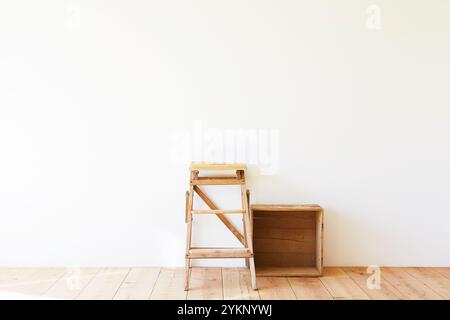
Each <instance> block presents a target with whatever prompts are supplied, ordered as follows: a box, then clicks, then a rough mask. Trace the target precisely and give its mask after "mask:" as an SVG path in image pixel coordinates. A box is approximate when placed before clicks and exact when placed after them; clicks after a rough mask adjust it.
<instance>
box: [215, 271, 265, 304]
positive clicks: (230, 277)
mask: <svg viewBox="0 0 450 320" xmlns="http://www.w3.org/2000/svg"><path fill="white" fill-rule="evenodd" d="M222 282H223V298H224V300H259V299H260V298H259V293H258V291H257V290H253V289H252V285H251V279H250V273H249V270H248V269H245V268H223V269H222Z"/></svg>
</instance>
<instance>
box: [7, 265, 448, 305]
mask: <svg viewBox="0 0 450 320" xmlns="http://www.w3.org/2000/svg"><path fill="white" fill-rule="evenodd" d="M449 275H450V268H381V277H380V280H381V282H380V288H379V289H373V288H372V289H371V288H369V287H368V286H367V279H368V278H369V277H370V276H371V274H370V273H367V269H366V268H362V267H358V268H351V267H348V268H347V267H346V268H338V267H333V268H330V267H328V268H324V274H323V276H322V277H315V278H300V277H259V278H258V288H259V290H252V286H251V279H250V272H249V270H248V269H247V268H199V267H194V268H192V276H191V285H190V290H189V291H185V290H184V269H183V268H81V269H79V270H78V271H77V269H73V268H70V269H66V268H34V269H33V268H0V299H67V300H70V299H107V300H110V299H180V300H185V299H219V300H221V299H236V300H241V299H242V300H259V299H298V300H304V299H312V300H322V299H336V300H340V299H373V300H380V299H381V300H393V299H420V300H422V299H437V300H441V299H446V300H449V299H450V296H449V292H450V283H449V281H450V278H449V277H448V276H449Z"/></svg>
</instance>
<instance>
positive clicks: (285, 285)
mask: <svg viewBox="0 0 450 320" xmlns="http://www.w3.org/2000/svg"><path fill="white" fill-rule="evenodd" d="M257 285H258V291H259V296H260V297H261V300H296V296H295V294H294V291H293V290H292V288H291V285H290V284H289V281H288V280H287V278H282V277H259V278H258V279H257Z"/></svg>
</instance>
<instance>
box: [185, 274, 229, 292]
mask: <svg viewBox="0 0 450 320" xmlns="http://www.w3.org/2000/svg"><path fill="white" fill-rule="evenodd" d="M187 299H188V300H222V299H223V294H222V270H221V269H220V268H192V271H191V282H190V289H189V291H188V294H187Z"/></svg>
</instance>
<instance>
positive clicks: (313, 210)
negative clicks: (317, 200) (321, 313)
mask: <svg viewBox="0 0 450 320" xmlns="http://www.w3.org/2000/svg"><path fill="white" fill-rule="evenodd" d="M251 211H252V220H253V251H254V256H255V266H256V274H257V276H260V277H264V276H267V277H269V276H275V277H276V276H280V277H281V276H283V277H289V276H320V275H322V264H323V261H322V242H323V209H322V208H321V207H320V206H318V205H267V204H266V205H252V207H251Z"/></svg>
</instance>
